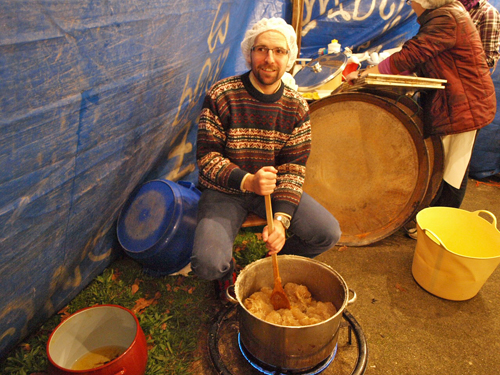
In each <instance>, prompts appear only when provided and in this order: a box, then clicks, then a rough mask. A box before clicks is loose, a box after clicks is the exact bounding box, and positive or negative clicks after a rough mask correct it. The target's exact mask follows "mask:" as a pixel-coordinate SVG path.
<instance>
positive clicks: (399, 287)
mask: <svg viewBox="0 0 500 375" xmlns="http://www.w3.org/2000/svg"><path fill="white" fill-rule="evenodd" d="M396 289H397V290H399V291H401V292H406V289H405V288H403V287H402V286H401V285H400V284H399V283H396Z"/></svg>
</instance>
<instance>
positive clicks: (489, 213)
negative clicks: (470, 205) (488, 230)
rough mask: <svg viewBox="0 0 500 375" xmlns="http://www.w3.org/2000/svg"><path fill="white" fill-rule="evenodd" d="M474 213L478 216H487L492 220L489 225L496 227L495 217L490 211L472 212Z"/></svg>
mask: <svg viewBox="0 0 500 375" xmlns="http://www.w3.org/2000/svg"><path fill="white" fill-rule="evenodd" d="M474 213H475V214H476V215H477V216H479V214H480V213H484V214H487V215H489V216H490V217H491V219H492V220H493V223H491V224H492V225H493V226H494V227H495V228H496V227H497V218H496V216H495V215H493V214H492V213H491V212H490V211H486V210H477V211H474Z"/></svg>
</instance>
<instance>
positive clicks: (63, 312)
mask: <svg viewBox="0 0 500 375" xmlns="http://www.w3.org/2000/svg"><path fill="white" fill-rule="evenodd" d="M68 309H69V306H66V307H65V308H63V309H62V310H61V311H59V312H58V314H59V315H61V322H62V321H63V320H65V319H67V318H68V317H69V316H70V315H71V314H70V313H69V312H68Z"/></svg>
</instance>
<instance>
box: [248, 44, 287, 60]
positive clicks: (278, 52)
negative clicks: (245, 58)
mask: <svg viewBox="0 0 500 375" xmlns="http://www.w3.org/2000/svg"><path fill="white" fill-rule="evenodd" d="M252 51H253V52H255V53H256V54H257V55H259V56H267V54H268V53H269V51H273V55H274V56H275V57H285V56H286V55H288V52H290V51H289V50H287V49H284V48H281V47H276V48H267V47H266V46H253V47H252Z"/></svg>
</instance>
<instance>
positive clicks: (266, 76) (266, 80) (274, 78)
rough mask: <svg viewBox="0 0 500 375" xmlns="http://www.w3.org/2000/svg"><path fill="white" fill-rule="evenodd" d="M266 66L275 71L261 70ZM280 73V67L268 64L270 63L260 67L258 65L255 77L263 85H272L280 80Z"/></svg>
mask: <svg viewBox="0 0 500 375" xmlns="http://www.w3.org/2000/svg"><path fill="white" fill-rule="evenodd" d="M266 68H271V69H273V72H263V71H262V70H261V69H266ZM279 73H280V72H279V69H278V68H276V67H274V66H272V65H271V66H268V65H265V66H259V67H257V69H255V70H254V71H253V74H254V76H255V78H256V79H257V81H259V83H260V84H261V85H263V86H271V85H273V84H275V83H276V82H278V81H279V80H280V79H281V77H280V74H279Z"/></svg>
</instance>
